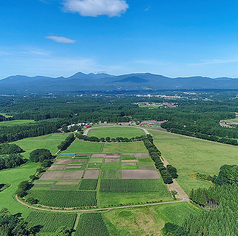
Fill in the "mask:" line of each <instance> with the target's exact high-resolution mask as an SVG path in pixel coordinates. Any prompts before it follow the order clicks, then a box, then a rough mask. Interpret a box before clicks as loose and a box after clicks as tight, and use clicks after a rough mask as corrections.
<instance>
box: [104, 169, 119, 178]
mask: <svg viewBox="0 0 238 236" xmlns="http://www.w3.org/2000/svg"><path fill="white" fill-rule="evenodd" d="M120 174H121V171H120V170H103V172H102V178H103V179H120Z"/></svg>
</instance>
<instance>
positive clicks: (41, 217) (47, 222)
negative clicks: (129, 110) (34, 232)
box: [26, 211, 77, 233]
mask: <svg viewBox="0 0 238 236" xmlns="http://www.w3.org/2000/svg"><path fill="white" fill-rule="evenodd" d="M76 216H77V214H75V213H64V214H62V213H58V212H57V213H56V212H50V213H49V212H42V211H32V212H31V213H30V214H29V216H28V217H27V218H26V221H27V222H29V225H30V226H31V227H34V226H38V227H39V228H40V232H49V233H50V232H51V233H53V232H56V231H57V230H58V229H59V228H60V227H61V226H66V227H67V228H69V229H72V228H73V226H74V223H75V219H76Z"/></svg>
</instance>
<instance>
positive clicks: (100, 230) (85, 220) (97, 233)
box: [75, 212, 109, 236]
mask: <svg viewBox="0 0 238 236" xmlns="http://www.w3.org/2000/svg"><path fill="white" fill-rule="evenodd" d="M75 235H78V236H84V235H85V236H86V235H87V236H109V232H108V229H107V226H106V224H105V223H104V220H103V217H102V214H101V213H99V212H96V213H83V214H82V215H81V216H80V219H79V222H78V225H77V228H76V232H75Z"/></svg>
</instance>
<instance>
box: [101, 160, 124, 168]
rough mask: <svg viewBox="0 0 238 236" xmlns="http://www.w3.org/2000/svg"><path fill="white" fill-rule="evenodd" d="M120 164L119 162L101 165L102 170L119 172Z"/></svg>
mask: <svg viewBox="0 0 238 236" xmlns="http://www.w3.org/2000/svg"><path fill="white" fill-rule="evenodd" d="M120 166H121V163H119V162H108V163H103V164H102V170H119V169H120Z"/></svg>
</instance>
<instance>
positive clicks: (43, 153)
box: [29, 148, 52, 162]
mask: <svg viewBox="0 0 238 236" xmlns="http://www.w3.org/2000/svg"><path fill="white" fill-rule="evenodd" d="M51 158H52V154H51V153H50V151H49V150H48V149H45V148H42V149H35V150H34V151H32V152H31V153H30V158H29V159H30V160H31V161H32V162H39V161H40V162H43V161H44V160H47V159H51Z"/></svg>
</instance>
